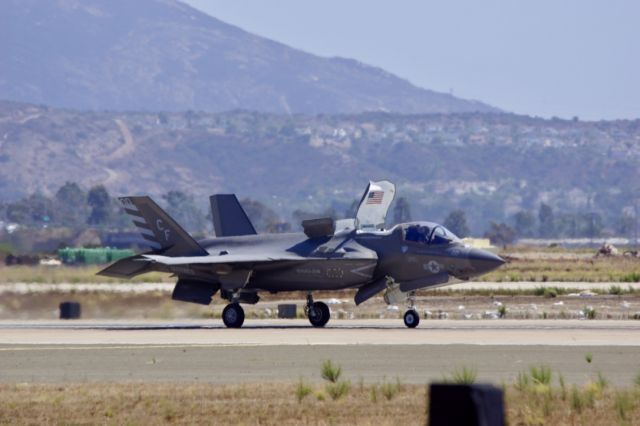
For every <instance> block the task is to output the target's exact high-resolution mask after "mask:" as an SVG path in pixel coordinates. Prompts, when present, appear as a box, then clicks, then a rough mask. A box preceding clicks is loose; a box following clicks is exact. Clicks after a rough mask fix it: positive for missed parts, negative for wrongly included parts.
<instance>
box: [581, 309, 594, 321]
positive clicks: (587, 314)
mask: <svg viewBox="0 0 640 426" xmlns="http://www.w3.org/2000/svg"><path fill="white" fill-rule="evenodd" d="M582 313H583V314H584V316H585V318H586V319H590V320H592V319H595V317H596V310H595V309H594V308H593V307H592V306H585V307H584V309H583V310H582Z"/></svg>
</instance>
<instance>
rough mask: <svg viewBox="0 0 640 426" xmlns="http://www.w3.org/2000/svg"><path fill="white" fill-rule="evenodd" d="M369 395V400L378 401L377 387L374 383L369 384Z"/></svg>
mask: <svg viewBox="0 0 640 426" xmlns="http://www.w3.org/2000/svg"><path fill="white" fill-rule="evenodd" d="M370 396H371V402H374V403H375V402H378V387H377V386H376V385H373V386H371V391H370Z"/></svg>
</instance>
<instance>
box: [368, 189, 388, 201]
mask: <svg viewBox="0 0 640 426" xmlns="http://www.w3.org/2000/svg"><path fill="white" fill-rule="evenodd" d="M383 197H384V191H371V192H370V193H369V195H368V196H367V204H382V198H383Z"/></svg>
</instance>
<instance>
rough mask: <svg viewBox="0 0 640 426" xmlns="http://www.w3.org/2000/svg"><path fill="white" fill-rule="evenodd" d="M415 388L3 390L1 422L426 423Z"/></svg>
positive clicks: (258, 386)
mask: <svg viewBox="0 0 640 426" xmlns="http://www.w3.org/2000/svg"><path fill="white" fill-rule="evenodd" d="M314 388H315V390H316V392H322V390H321V389H322V387H321V386H314ZM415 390H416V391H417V393H413V392H403V394H402V395H400V396H398V397H397V398H395V399H394V400H393V401H386V400H380V401H378V403H376V404H373V403H372V402H371V400H370V394H369V389H368V388H366V389H365V387H363V388H362V389H360V388H358V387H356V388H355V389H353V390H352V391H351V392H350V393H349V394H348V395H346V396H345V397H343V398H341V399H338V400H335V401H334V400H332V399H331V398H328V397H325V398H324V400H320V399H319V398H318V396H319V394H318V393H315V394H311V395H308V396H307V397H306V398H304V399H303V400H301V401H300V402H298V399H297V398H296V386H295V385H294V384H288V383H287V384H256V385H212V384H139V383H137V384H121V383H118V384H77V385H2V386H0V401H1V402H2V403H1V404H0V423H11V424H51V423H53V424H70V423H73V424H83V423H109V424H111V423H112V424H159V423H176V424H203V423H206V424H247V425H254V424H279V425H280V424H285V425H294V424H295V425H299V424H376V425H382V424H396V423H397V422H402V423H403V424H417V423H422V424H424V423H425V420H426V415H425V412H424V408H425V402H424V394H425V391H424V387H416V389H415Z"/></svg>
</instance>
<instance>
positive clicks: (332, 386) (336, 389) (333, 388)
mask: <svg viewBox="0 0 640 426" xmlns="http://www.w3.org/2000/svg"><path fill="white" fill-rule="evenodd" d="M325 389H326V391H327V393H328V394H329V396H330V397H331V399H333V400H334V401H336V400H338V399H340V398H342V397H343V396H346V395H347V394H348V393H349V390H351V382H349V381H346V380H340V381H338V382H331V383H329V384H327V386H326V388H325Z"/></svg>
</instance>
